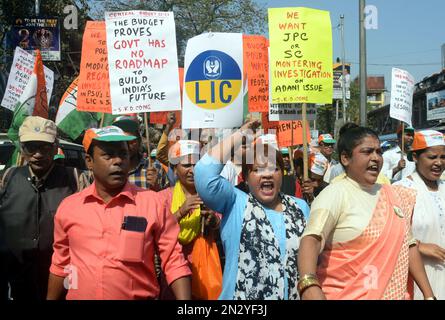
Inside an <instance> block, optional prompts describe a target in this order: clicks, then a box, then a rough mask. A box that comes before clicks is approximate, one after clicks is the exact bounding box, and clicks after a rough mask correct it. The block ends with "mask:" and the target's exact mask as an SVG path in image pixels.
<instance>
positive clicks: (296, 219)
mask: <svg viewBox="0 0 445 320" xmlns="http://www.w3.org/2000/svg"><path fill="white" fill-rule="evenodd" d="M280 198H281V203H282V205H283V212H282V214H283V215H284V221H285V227H286V253H285V259H284V261H282V260H281V255H280V247H279V241H278V239H277V238H276V236H275V233H274V230H273V228H272V224H271V223H270V221H269V220H268V219H267V216H266V212H265V210H264V207H263V206H262V205H261V204H260V203H259V202H258V200H256V199H255V198H254V197H253V195H252V194H250V193H249V196H248V201H247V205H246V208H245V210H244V221H243V228H242V231H241V241H240V253H239V261H238V274H237V280H236V288H235V294H234V299H235V300H283V299H284V298H285V295H284V289H285V279H287V286H288V297H289V299H298V292H297V282H298V271H297V255H298V248H299V245H300V237H301V236H302V234H303V231H304V228H305V227H306V221H305V219H304V215H303V212H302V211H301V209H300V208H299V207H298V205H297V203H296V201H295V200H294V199H292V197H290V196H287V195H284V194H282V193H281V194H280Z"/></svg>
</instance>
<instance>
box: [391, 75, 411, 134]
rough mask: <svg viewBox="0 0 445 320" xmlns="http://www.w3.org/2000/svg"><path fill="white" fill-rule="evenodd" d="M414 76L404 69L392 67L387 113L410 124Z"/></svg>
mask: <svg viewBox="0 0 445 320" xmlns="http://www.w3.org/2000/svg"><path fill="white" fill-rule="evenodd" d="M414 85H415V80H414V77H413V76H412V75H411V74H410V73H409V72H408V71H405V70H401V69H397V68H392V84H391V107H390V112H389V115H390V117H391V118H393V119H397V120H400V121H403V122H405V123H407V124H409V125H410V126H412V114H413V94H414Z"/></svg>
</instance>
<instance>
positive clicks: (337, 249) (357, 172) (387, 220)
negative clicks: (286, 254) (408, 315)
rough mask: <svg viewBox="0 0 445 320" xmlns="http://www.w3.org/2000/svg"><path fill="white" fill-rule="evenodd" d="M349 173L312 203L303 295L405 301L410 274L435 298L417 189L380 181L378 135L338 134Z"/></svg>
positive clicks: (303, 251) (303, 249)
mask: <svg viewBox="0 0 445 320" xmlns="http://www.w3.org/2000/svg"><path fill="white" fill-rule="evenodd" d="M338 154H339V156H340V162H341V164H342V165H343V167H344V169H345V172H346V176H345V177H344V178H342V179H341V180H340V181H338V182H336V183H334V184H332V185H329V186H328V187H327V188H326V189H324V190H323V191H322V192H321V193H320V195H319V196H318V197H317V198H316V199H315V201H314V202H313V203H312V207H311V214H310V220H309V222H308V226H307V228H306V231H305V233H304V235H303V238H302V240H301V246H300V252H299V257H298V267H299V272H300V280H299V282H298V290H299V293H300V295H301V296H302V298H303V299H304V300H321V299H329V300H358V299H366V300H380V299H383V300H403V299H406V298H408V291H407V284H408V274H411V276H412V277H413V279H414V280H415V281H416V283H417V285H418V286H419V288H420V290H421V291H422V294H423V296H424V298H425V299H434V295H433V291H432V289H431V286H430V284H429V282H428V278H427V276H426V273H425V268H424V266H423V263H422V258H421V256H420V253H419V250H418V247H417V241H416V240H415V238H414V237H413V236H412V233H411V223H410V222H411V214H412V211H413V207H414V203H415V193H414V191H412V190H410V189H407V188H405V187H401V186H390V185H380V184H377V183H376V181H377V177H378V175H379V172H380V170H381V169H382V163H383V157H382V150H381V147H380V141H379V138H378V135H377V134H376V133H375V132H374V131H373V130H371V129H368V128H364V127H356V128H352V129H350V130H348V131H346V132H345V133H344V134H343V135H342V136H341V137H340V139H339V142H338Z"/></svg>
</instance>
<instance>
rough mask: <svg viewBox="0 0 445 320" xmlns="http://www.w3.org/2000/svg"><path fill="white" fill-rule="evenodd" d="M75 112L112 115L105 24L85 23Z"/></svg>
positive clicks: (100, 22) (102, 22)
mask: <svg viewBox="0 0 445 320" xmlns="http://www.w3.org/2000/svg"><path fill="white" fill-rule="evenodd" d="M77 111H87V112H103V113H111V100H110V81H109V73H108V57H107V35H106V30H105V22H104V21H87V25H86V27H85V32H84V34H83V40H82V60H81V62H80V75H79V81H78V92H77Z"/></svg>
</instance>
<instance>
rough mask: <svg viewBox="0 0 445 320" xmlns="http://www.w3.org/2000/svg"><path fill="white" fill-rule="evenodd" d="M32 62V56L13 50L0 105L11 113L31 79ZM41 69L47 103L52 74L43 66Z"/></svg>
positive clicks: (33, 58) (22, 51)
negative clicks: (43, 76) (43, 75)
mask: <svg viewBox="0 0 445 320" xmlns="http://www.w3.org/2000/svg"><path fill="white" fill-rule="evenodd" d="M34 62H35V57H34V56H33V55H32V54H30V53H28V52H26V51H25V50H23V49H20V47H17V48H16V49H15V52H14V59H13V61H12V67H11V71H10V72H9V78H8V84H7V85H6V90H5V95H4V96H3V100H2V103H1V105H2V106H3V107H5V108H7V109H9V110H11V111H14V110H15V106H16V104H17V102H19V99H20V96H21V95H22V94H23V92H24V90H25V88H26V87H27V85H28V82H29V79H30V78H31V75H32V71H33V69H34ZM43 69H44V73H45V82H46V92H47V94H48V101H50V100H51V95H52V92H53V86H54V72H53V71H52V70H50V69H49V68H47V67H45V66H43Z"/></svg>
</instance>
